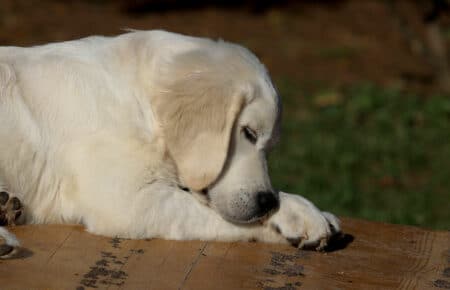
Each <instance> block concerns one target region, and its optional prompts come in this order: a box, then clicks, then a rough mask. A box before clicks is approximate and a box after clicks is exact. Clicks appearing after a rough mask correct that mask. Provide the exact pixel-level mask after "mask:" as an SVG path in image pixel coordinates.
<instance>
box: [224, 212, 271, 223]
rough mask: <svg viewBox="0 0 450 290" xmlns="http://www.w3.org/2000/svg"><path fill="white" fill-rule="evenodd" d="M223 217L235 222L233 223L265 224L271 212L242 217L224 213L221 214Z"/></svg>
mask: <svg viewBox="0 0 450 290" xmlns="http://www.w3.org/2000/svg"><path fill="white" fill-rule="evenodd" d="M221 216H222V218H223V219H225V220H226V221H228V222H230V223H233V224H240V225H252V224H263V223H264V222H265V221H266V220H267V218H268V217H269V216H270V212H268V213H265V214H262V215H261V214H260V215H258V214H256V215H253V216H249V217H244V218H242V217H240V218H236V217H233V216H229V215H224V214H221Z"/></svg>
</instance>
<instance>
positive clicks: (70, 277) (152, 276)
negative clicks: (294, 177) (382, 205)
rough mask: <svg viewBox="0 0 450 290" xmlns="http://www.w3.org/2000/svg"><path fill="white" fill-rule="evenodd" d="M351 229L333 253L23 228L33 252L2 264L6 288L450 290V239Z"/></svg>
mask: <svg viewBox="0 0 450 290" xmlns="http://www.w3.org/2000/svg"><path fill="white" fill-rule="evenodd" d="M342 220H343V229H344V232H345V236H344V237H343V238H342V239H341V240H339V241H335V243H334V244H333V245H332V246H331V247H330V248H329V249H328V250H329V251H328V252H325V253H318V252H313V251H300V250H296V249H293V248H291V247H288V246H280V245H271V244H263V243H220V242H201V241H187V242H175V241H164V240H160V239H151V240H124V239H117V238H107V237H101V236H96V235H92V234H89V233H87V232H85V231H84V230H83V228H82V227H81V226H61V225H27V226H18V227H15V228H11V230H12V231H13V232H14V233H15V234H16V235H17V236H18V237H19V239H20V240H21V241H22V244H23V246H24V250H23V251H22V255H21V257H19V258H16V259H12V260H0V289H78V290H80V289H266V290H270V289H280V290H282V289H283V290H295V289H450V233H449V232H445V231H429V230H425V229H420V228H416V227H409V226H400V225H391V224H383V223H374V222H368V221H363V220H354V219H348V218H343V219H342Z"/></svg>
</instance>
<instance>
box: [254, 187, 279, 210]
mask: <svg viewBox="0 0 450 290" xmlns="http://www.w3.org/2000/svg"><path fill="white" fill-rule="evenodd" d="M256 200H257V202H258V207H259V212H261V214H266V213H268V212H269V211H271V210H273V209H275V208H278V206H279V203H280V202H279V200H278V198H277V196H276V195H275V194H274V193H273V192H270V191H262V192H258V193H257V195H256Z"/></svg>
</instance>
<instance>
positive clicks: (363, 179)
mask: <svg viewBox="0 0 450 290" xmlns="http://www.w3.org/2000/svg"><path fill="white" fill-rule="evenodd" d="M447 4H448V3H447V1H400V0H399V1H388V0H385V1H382V0H379V1H364V0H348V1H344V0H342V1H331V0H330V1H271V0H264V1H257V0H254V1H233V0H231V1H224V0H223V1H213V0H211V1H206V0H204V1H175V0H166V1H164V0H158V1H157V0H134V1H119V0H117V1H114V0H111V1H108V0H92V1H87V0H86V1H81V0H79V1H75V0H72V1H62V0H61V1H58V0H53V1H52V0H40V1H37V0H0V45H20V46H23V45H25V46H29V45H37V44H42V43H46V42H50V41H64V40H69V39H74V38H79V37H83V36H88V35H93V34H97V35H116V34H119V33H122V32H123V30H122V29H126V28H134V29H165V30H170V31H174V32H179V33H185V34H191V35H196V36H206V37H211V38H215V39H217V38H222V39H224V40H227V41H232V42H237V43H240V44H242V45H244V46H247V47H248V48H250V49H251V50H252V51H254V52H255V54H256V55H257V56H258V57H259V58H260V59H261V61H262V62H263V63H264V64H266V66H267V67H268V69H269V71H270V72H271V75H272V78H273V80H274V83H275V85H276V86H277V87H278V89H279V91H280V94H281V96H282V98H283V102H284V105H285V112H284V116H283V122H284V123H283V135H282V141H281V144H280V146H279V147H278V149H277V150H275V151H274V152H273V153H272V154H271V158H270V161H271V162H270V165H271V173H272V176H273V183H274V185H275V186H276V187H277V188H280V189H282V190H285V191H290V192H296V193H299V194H302V195H304V196H306V197H307V198H310V199H311V200H312V201H314V202H316V203H317V204H318V206H319V207H321V208H323V209H327V210H329V211H333V212H335V213H337V214H339V215H346V216H357V217H363V218H368V219H373V220H381V221H388V222H394V223H405V224H414V225H422V226H427V227H433V228H442V229H448V228H450V216H449V212H450V210H449V207H450V182H449V178H450V168H449V164H450V135H449V134H450V99H449V97H450V96H449V91H450V81H449V80H450V78H449V72H448V67H447V66H448V64H447V63H448V59H447V55H448V51H447V47H448V42H449V41H450V26H449V23H450V22H449V19H448V15H447V13H448V12H447Z"/></svg>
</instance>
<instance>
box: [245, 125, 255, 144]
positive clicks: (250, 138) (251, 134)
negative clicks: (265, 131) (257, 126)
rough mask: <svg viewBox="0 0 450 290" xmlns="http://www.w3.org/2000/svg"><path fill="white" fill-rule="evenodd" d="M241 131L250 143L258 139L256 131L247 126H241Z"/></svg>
mask: <svg viewBox="0 0 450 290" xmlns="http://www.w3.org/2000/svg"><path fill="white" fill-rule="evenodd" d="M242 131H243V132H244V135H245V138H247V140H248V141H250V143H252V144H255V143H256V141H257V140H258V135H256V132H255V131H253V130H252V129H250V128H249V127H247V126H245V127H243V128H242Z"/></svg>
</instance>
